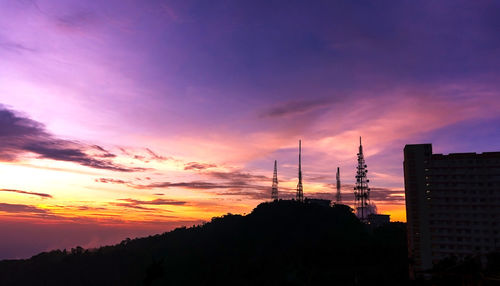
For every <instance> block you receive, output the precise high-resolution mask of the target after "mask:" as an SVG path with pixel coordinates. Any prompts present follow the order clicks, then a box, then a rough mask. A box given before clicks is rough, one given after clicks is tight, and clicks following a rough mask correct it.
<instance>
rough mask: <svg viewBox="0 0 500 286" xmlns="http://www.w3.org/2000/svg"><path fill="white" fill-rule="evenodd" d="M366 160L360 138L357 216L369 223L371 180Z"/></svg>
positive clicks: (356, 195)
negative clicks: (369, 184)
mask: <svg viewBox="0 0 500 286" xmlns="http://www.w3.org/2000/svg"><path fill="white" fill-rule="evenodd" d="M366 167H367V166H366V164H365V158H364V155H363V146H362V145H361V136H360V137H359V153H358V166H357V167H356V169H357V172H356V186H355V187H354V200H355V205H356V214H357V216H358V217H359V219H360V220H361V221H363V222H366V221H367V217H368V215H369V204H370V188H368V183H369V182H370V180H368V179H367V177H366V173H368V170H367V169H366Z"/></svg>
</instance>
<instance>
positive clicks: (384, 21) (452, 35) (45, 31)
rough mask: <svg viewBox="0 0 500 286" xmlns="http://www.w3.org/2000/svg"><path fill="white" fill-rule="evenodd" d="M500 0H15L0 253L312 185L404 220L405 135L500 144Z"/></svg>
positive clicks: (0, 57) (315, 190)
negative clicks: (360, 190) (275, 185)
mask: <svg viewBox="0 0 500 286" xmlns="http://www.w3.org/2000/svg"><path fill="white" fill-rule="evenodd" d="M499 13H500V3H499V2H496V1H293V0H292V1H284V0H283V1H258V0H255V1H239V0H234V1H220V0H214V1H190V0H182V1H180V0H179V1H160V0H147V1H143V0H141V1H132V0H119V1H118V0H117V1H112V0H110V1H108V0H106V1H74V0H72V1H70V0H65V1H56V0H51V1H42V0H39V1H36V0H0V140H1V143H0V229H2V235H1V236H0V259H6V258H25V257H30V256H32V255H34V254H36V253H38V252H40V251H47V250H51V249H57V248H59V249H63V248H68V249H69V248H71V247H75V246H76V245H81V246H83V247H90V248H91V247H97V246H100V245H106V244H113V243H118V242H120V241H121V240H123V239H125V238H126V237H130V238H134V237H138V236H147V235H152V234H156V233H162V232H165V231H168V230H171V229H173V228H175V227H179V226H191V225H196V224H199V223H202V222H204V221H209V220H210V218H211V217H213V216H220V215H223V214H226V213H241V214H244V213H249V212H250V211H251V210H252V209H253V208H254V207H255V206H256V205H258V204H259V203H261V202H264V201H268V200H269V199H270V192H271V182H272V172H273V164H274V160H278V177H279V191H280V196H281V197H282V198H292V197H293V195H294V191H295V188H296V185H297V165H298V158H297V156H298V154H297V152H298V150H297V149H298V140H299V139H301V140H302V153H303V155H302V165H303V176H304V194H305V196H306V197H310V198H326V199H333V198H334V197H335V172H336V169H337V167H340V172H341V181H342V192H343V201H344V202H345V203H346V204H351V205H352V203H353V183H354V176H355V172H356V168H355V167H356V153H357V150H358V146H359V137H360V136H362V140H363V149H364V152H365V159H366V163H367V165H368V170H369V172H368V178H369V180H370V187H371V189H372V192H371V199H372V201H373V202H374V203H375V204H376V205H377V208H378V211H379V212H380V213H387V214H390V215H391V220H393V221H405V220H406V218H405V206H404V179H403V171H402V162H403V148H404V145H405V144H419V143H432V144H433V151H434V153H444V154H448V153H454V152H478V153H481V152H487V151H500V144H499V142H500V128H499V127H498V126H500V113H499V112H498V111H499V110H500V94H499V91H500V80H499V79H500V37H498V35H499V34H500V17H498V15H499Z"/></svg>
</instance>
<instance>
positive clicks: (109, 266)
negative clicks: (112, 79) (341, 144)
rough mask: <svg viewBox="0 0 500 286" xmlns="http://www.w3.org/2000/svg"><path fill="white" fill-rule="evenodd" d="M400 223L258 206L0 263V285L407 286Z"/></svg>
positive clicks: (282, 205) (284, 205) (332, 210)
mask: <svg viewBox="0 0 500 286" xmlns="http://www.w3.org/2000/svg"><path fill="white" fill-rule="evenodd" d="M407 284H408V261H407V248H406V233H405V225H404V224H402V223H391V224H388V225H385V226H383V227H379V228H376V229H367V228H366V227H365V226H364V225H363V224H361V223H360V222H359V221H358V219H357V218H356V217H355V216H354V215H353V214H352V212H351V210H350V208H348V207H346V206H335V207H325V206H320V205H315V204H303V203H298V202H295V201H278V202H272V203H262V204H260V205H259V206H258V207H257V208H255V209H254V211H253V212H252V213H251V214H249V215H246V216H241V215H231V214H228V215H225V216H223V217H218V218H214V219H212V221H211V222H209V223H206V224H203V225H200V226H195V227H191V228H178V229H176V230H174V231H171V232H168V233H164V234H162V235H156V236H150V237H146V238H140V239H133V240H129V239H127V240H124V241H122V243H120V244H117V245H114V246H106V247H101V248H99V249H95V250H91V251H89V250H85V249H82V248H75V249H72V250H71V251H68V252H65V251H60V250H56V251H51V252H48V253H41V254H39V255H36V256H34V257H32V258H31V259H27V260H12V261H1V262H0V285H12V286H15V285H407Z"/></svg>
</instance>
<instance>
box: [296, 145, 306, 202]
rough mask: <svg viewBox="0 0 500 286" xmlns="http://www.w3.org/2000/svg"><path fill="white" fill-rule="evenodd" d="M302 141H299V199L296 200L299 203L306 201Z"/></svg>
mask: <svg viewBox="0 0 500 286" xmlns="http://www.w3.org/2000/svg"><path fill="white" fill-rule="evenodd" d="M301 144H302V143H301V140H299V183H298V184H297V197H296V200H297V201H299V202H303V201H304V192H303V187H302V161H301V154H302V145H301Z"/></svg>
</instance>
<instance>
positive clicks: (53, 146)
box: [0, 105, 144, 172]
mask: <svg viewBox="0 0 500 286" xmlns="http://www.w3.org/2000/svg"><path fill="white" fill-rule="evenodd" d="M0 139H1V140H2V144H1V145H0V160H3V161H15V160H16V159H17V158H18V157H20V156H22V155H24V154H26V153H33V154H36V155H37V156H38V157H39V158H43V159H51V160H57V161H66V162H74V163H77V164H80V165H83V166H87V167H91V168H95V169H105V170H111V171H116V172H136V171H143V170H144V169H142V168H129V167H125V166H121V165H118V164H115V163H113V162H112V161H111V160H109V159H107V158H113V157H114V154H111V153H109V152H108V151H106V150H104V149H103V148H102V147H99V146H96V145H94V146H87V145H84V144H82V143H79V142H75V141H70V140H65V139H60V138H56V137H55V136H54V135H52V134H50V133H49V132H48V131H47V130H46V129H45V126H44V125H43V124H41V123H39V122H37V121H35V120H32V119H30V118H28V117H25V116H23V115H21V114H18V113H16V112H14V111H12V110H9V109H7V108H5V107H4V106H1V105H0ZM91 149H97V150H98V151H100V154H97V155H95V156H93V155H90V154H89V153H88V152H89V151H90V150H91Z"/></svg>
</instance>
